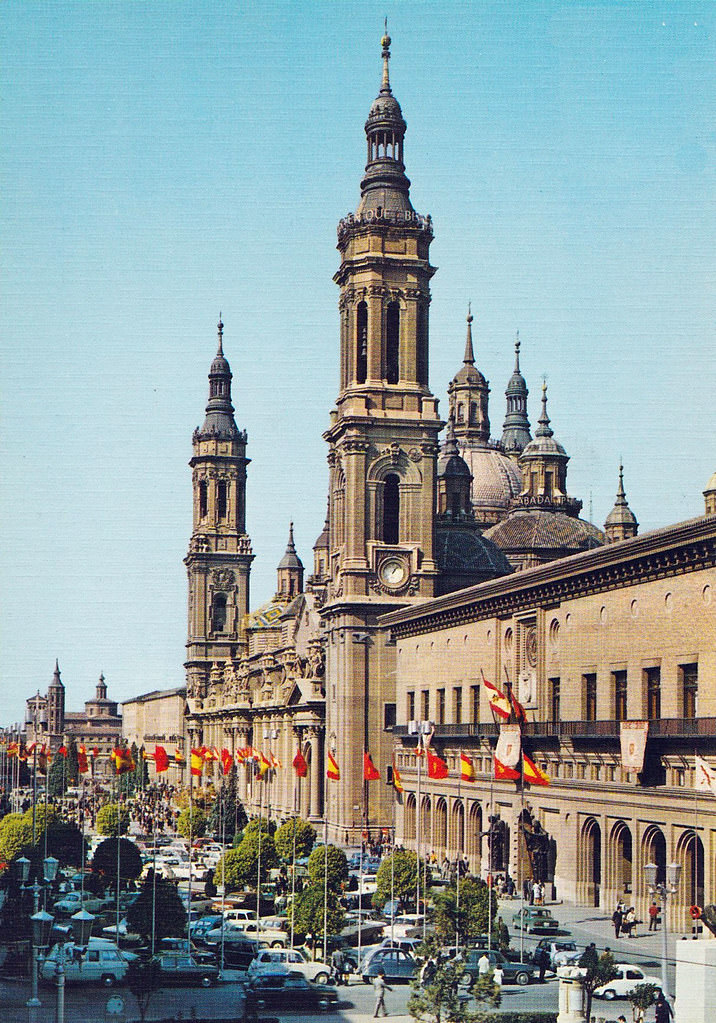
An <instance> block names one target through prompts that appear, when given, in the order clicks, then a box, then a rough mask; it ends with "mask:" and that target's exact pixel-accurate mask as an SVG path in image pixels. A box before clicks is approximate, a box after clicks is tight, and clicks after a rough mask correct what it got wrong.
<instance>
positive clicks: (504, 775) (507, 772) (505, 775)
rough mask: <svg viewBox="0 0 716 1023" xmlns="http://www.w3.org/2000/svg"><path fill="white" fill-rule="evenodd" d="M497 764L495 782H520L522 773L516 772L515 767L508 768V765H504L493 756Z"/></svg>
mask: <svg viewBox="0 0 716 1023" xmlns="http://www.w3.org/2000/svg"><path fill="white" fill-rule="evenodd" d="M493 760H494V762H495V781H518V780H519V778H520V777H521V775H520V772H519V771H516V770H515V769H514V767H508V766H507V764H503V763H502V762H501V761H499V760H498V759H497V757H495V756H493Z"/></svg>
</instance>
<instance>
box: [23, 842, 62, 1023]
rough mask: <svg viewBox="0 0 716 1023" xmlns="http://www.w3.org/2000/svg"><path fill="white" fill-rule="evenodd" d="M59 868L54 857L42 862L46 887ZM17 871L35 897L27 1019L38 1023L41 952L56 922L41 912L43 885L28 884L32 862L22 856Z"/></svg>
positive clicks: (25, 886) (43, 911)
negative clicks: (30, 988)
mask: <svg viewBox="0 0 716 1023" xmlns="http://www.w3.org/2000/svg"><path fill="white" fill-rule="evenodd" d="M58 866H59V863H58V861H57V860H56V859H55V857H54V856H47V857H45V859H44V860H43V862H42V868H43V871H42V876H43V878H44V883H45V885H47V886H49V885H51V884H52V882H53V881H54V880H55V878H56V877H57V868H58ZM17 869H18V871H19V875H20V880H21V882H22V888H23V890H24V891H27V890H28V889H29V890H30V891H31V892H32V896H33V913H32V916H31V917H30V923H31V924H32V963H31V983H32V990H31V993H30V997H29V998H28V1000H27V1002H26V1003H25V1004H26V1005H27V1018H28V1023H36V1021H37V1017H38V1010H39V1009H40V1007H41V1005H42V1003H41V1002H40V999H39V997H38V974H39V969H40V950H41V949H43V948H47V946H48V945H49V943H50V932H51V931H52V925H53V923H54V922H55V920H54V917H53V916H51V915H50V914H49V913H47V912H45V910H42V911H40V892H41V891H42V889H43V885H41V884H40V883H39V881H38V880H37V879H35V883H34V884H33V885H28V884H27V882H28V880H29V877H30V861H29V860H28V859H27V857H25V856H22V857H21V858H20V859H19V860H17Z"/></svg>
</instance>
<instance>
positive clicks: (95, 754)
mask: <svg viewBox="0 0 716 1023" xmlns="http://www.w3.org/2000/svg"><path fill="white" fill-rule="evenodd" d="M98 756H99V746H93V747H92V757H93V758H94V759H96V758H97V757H98Z"/></svg>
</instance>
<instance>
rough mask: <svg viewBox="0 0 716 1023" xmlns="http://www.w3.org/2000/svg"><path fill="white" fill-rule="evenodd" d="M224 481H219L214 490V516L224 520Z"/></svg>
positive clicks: (225, 485)
mask: <svg viewBox="0 0 716 1023" xmlns="http://www.w3.org/2000/svg"><path fill="white" fill-rule="evenodd" d="M226 487H227V484H226V480H219V485H218V487H217V488H216V514H217V515H218V517H219V518H220V519H225V518H226V504H227V502H226Z"/></svg>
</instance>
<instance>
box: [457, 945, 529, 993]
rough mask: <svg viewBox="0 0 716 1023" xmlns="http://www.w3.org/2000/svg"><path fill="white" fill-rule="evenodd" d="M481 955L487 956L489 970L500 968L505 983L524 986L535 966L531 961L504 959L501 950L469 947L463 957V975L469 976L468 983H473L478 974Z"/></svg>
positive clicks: (527, 982)
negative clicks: (488, 950) (490, 950)
mask: <svg viewBox="0 0 716 1023" xmlns="http://www.w3.org/2000/svg"><path fill="white" fill-rule="evenodd" d="M483 956H487V958H488V959H489V960H490V969H491V970H494V969H495V967H496V966H499V967H500V968H501V969H502V971H503V981H504V982H505V984H519V985H520V986H524V985H525V984H529V982H530V981H531V980H532V978H533V976H534V972H535V968H534V964H533V963H513V962H511V961H510V960H509V959H506V958H505V957H504V956H503V954H502V953H501V952H495V951H492V952H486V951H484V950H481V949H477V948H473V949H470V951H469V952H468V953H467V956H466V957H465V973H464V977H465V978H466V979H467V978H468V977H469V983H470V984H474V983H475V981H476V980H477V978H478V976H479V974H480V960H481V959H482V957H483Z"/></svg>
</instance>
